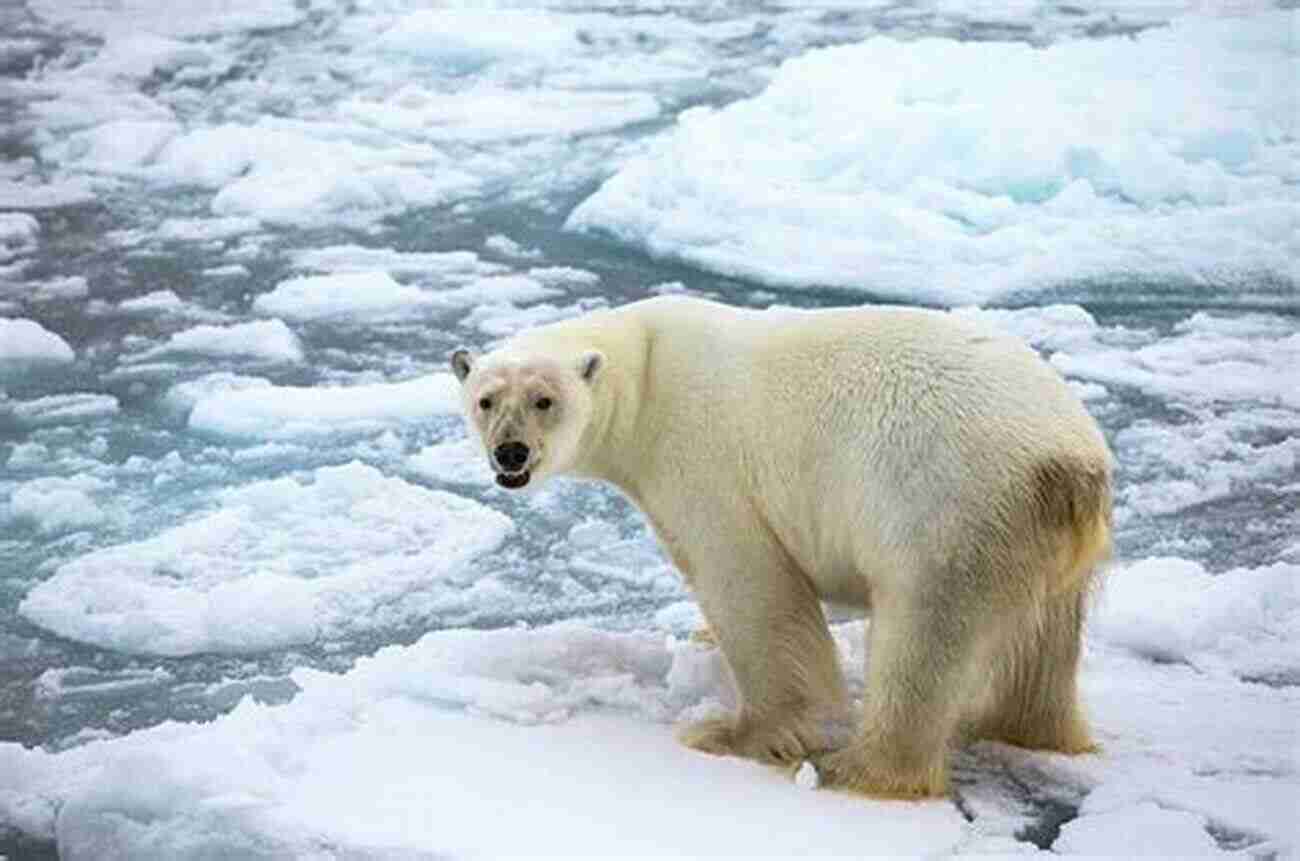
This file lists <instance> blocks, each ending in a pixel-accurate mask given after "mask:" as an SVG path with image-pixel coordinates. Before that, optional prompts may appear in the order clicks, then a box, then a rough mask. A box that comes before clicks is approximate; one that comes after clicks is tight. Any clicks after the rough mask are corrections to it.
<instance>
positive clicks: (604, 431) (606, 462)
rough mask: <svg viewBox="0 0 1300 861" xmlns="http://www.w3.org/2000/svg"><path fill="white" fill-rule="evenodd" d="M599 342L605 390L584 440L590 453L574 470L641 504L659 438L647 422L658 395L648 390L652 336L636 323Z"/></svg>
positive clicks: (598, 400)
mask: <svg viewBox="0 0 1300 861" xmlns="http://www.w3.org/2000/svg"><path fill="white" fill-rule="evenodd" d="M629 322H630V323H631V322H633V321H629ZM620 328H621V327H620ZM602 334H604V333H602ZM595 346H596V347H597V348H598V349H600V350H601V351H602V352H604V353H605V356H606V362H605V366H604V368H603V369H602V372H603V373H604V374H605V375H606V376H605V377H604V378H603V379H601V380H600V381H599V382H598V385H599V386H600V387H601V391H600V392H599V394H598V395H597V397H596V398H595V412H594V413H593V416H592V421H591V423H590V424H589V425H588V427H587V431H586V434H585V435H584V438H583V441H582V444H581V450H582V451H583V452H584V456H583V458H582V460H581V461H580V462H579V463H577V464H575V467H574V470H573V471H574V472H575V473H576V474H578V475H580V476H583V477H585V478H595V479H600V480H602V481H607V482H609V483H610V484H613V485H615V486H617V487H618V488H619V489H620V490H622V491H623V492H624V493H625V494H627V495H628V496H629V497H631V498H632V500H633V501H634V502H638V503H639V502H641V501H642V488H641V486H640V483H641V479H642V478H644V476H643V475H642V473H643V472H644V467H643V464H645V463H648V462H650V460H651V459H652V458H651V450H652V449H653V448H654V447H655V446H656V445H657V444H658V442H659V440H658V437H659V434H658V433H657V431H656V429H655V428H651V427H647V426H645V422H644V418H645V416H646V415H647V411H645V410H643V409H642V406H643V405H644V404H645V403H646V400H647V398H650V397H652V396H653V393H652V392H650V391H648V390H647V385H648V381H649V380H651V379H652V376H651V374H650V373H649V371H650V368H649V363H650V361H651V360H652V349H651V346H652V336H651V333H650V332H649V331H647V329H646V328H645V327H644V326H640V325H630V326H628V327H627V328H626V329H623V330H622V331H621V332H619V333H618V334H617V336H616V337H614V338H601V339H600V343H598V344H595Z"/></svg>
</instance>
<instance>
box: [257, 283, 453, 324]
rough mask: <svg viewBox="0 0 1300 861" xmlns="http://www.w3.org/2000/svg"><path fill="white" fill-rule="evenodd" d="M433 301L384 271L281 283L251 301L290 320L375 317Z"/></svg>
mask: <svg viewBox="0 0 1300 861" xmlns="http://www.w3.org/2000/svg"><path fill="white" fill-rule="evenodd" d="M432 300H433V297H432V296H431V295H430V294H429V293H426V292H425V291H423V290H421V289H419V288H418V287H408V286H405V285H402V284H398V283H397V282H396V281H394V280H393V278H392V276H391V275H389V274H388V273H387V272H352V273H343V274H338V275H315V276H309V277H303V278H291V279H289V280H287V281H281V282H280V283H279V284H277V285H276V286H275V289H274V290H272V291H271V292H270V293H265V294H263V295H261V296H258V297H257V299H256V300H254V302H253V310H254V311H257V312H258V313H260V314H271V315H275V316H279V317H285V318H287V319H290V320H318V319H329V318H331V317H342V316H356V315H364V316H366V317H375V316H384V315H392V314H400V313H402V312H410V311H412V310H418V309H419V308H423V307H427V306H428V305H429V304H430V302H431V301H432Z"/></svg>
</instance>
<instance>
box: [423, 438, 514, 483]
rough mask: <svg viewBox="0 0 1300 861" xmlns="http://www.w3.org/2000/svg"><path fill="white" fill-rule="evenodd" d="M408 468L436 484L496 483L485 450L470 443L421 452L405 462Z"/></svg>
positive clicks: (463, 441)
mask: <svg viewBox="0 0 1300 861" xmlns="http://www.w3.org/2000/svg"><path fill="white" fill-rule="evenodd" d="M406 468H407V469H409V470H411V471H412V472H414V473H415V474H416V475H419V476H422V477H424V478H430V479H433V480H434V481H448V482H452V483H454V484H476V485H481V486H483V487H490V486H491V485H492V483H493V478H492V470H491V469H490V468H489V467H488V464H487V458H486V457H484V455H483V446H482V445H481V444H479V443H478V442H476V441H475V440H471V439H461V440H456V441H454V442H441V443H436V444H434V445H431V446H428V447H426V448H424V449H421V450H420V451H418V452H416V453H415V454H413V455H411V456H410V457H408V458H407V459H406Z"/></svg>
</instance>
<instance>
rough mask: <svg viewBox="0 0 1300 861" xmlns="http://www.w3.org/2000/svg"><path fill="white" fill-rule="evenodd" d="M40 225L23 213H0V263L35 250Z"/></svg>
mask: <svg viewBox="0 0 1300 861" xmlns="http://www.w3.org/2000/svg"><path fill="white" fill-rule="evenodd" d="M40 233H41V225H40V222H38V221H37V220H36V219H35V218H33V217H32V216H30V215H28V214H27V213H25V212H0V263H8V262H9V261H11V260H13V259H14V258H16V257H18V256H19V255H21V254H29V253H31V252H32V251H35V250H36V238H37V237H38V236H40Z"/></svg>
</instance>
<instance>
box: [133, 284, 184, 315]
mask: <svg viewBox="0 0 1300 861" xmlns="http://www.w3.org/2000/svg"><path fill="white" fill-rule="evenodd" d="M117 308H118V310H119V311H124V312H126V313H127V314H179V313H180V312H181V311H182V310H184V308H185V303H184V302H182V301H181V297H179V296H177V295H176V294H175V293H174V292H172V291H171V290H155V291H153V292H152V293H146V294H144V295H143V296H137V297H136V298H134V299H125V300H123V301H121V302H119V303H118V304H117Z"/></svg>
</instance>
